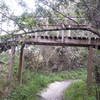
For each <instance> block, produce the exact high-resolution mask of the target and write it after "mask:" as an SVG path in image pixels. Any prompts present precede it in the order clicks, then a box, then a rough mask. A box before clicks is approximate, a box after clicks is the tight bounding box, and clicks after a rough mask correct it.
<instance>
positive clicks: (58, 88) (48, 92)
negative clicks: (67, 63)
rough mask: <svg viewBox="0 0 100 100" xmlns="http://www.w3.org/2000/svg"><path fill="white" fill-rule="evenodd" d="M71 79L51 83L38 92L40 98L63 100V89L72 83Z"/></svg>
mask: <svg viewBox="0 0 100 100" xmlns="http://www.w3.org/2000/svg"><path fill="white" fill-rule="evenodd" d="M72 83H73V81H72V80H68V81H62V82H54V83H51V84H50V85H49V86H48V88H47V89H45V90H43V91H42V92H41V94H40V97H41V98H40V100H63V94H64V91H65V90H66V89H67V88H68V87H69V85H70V84H72Z"/></svg>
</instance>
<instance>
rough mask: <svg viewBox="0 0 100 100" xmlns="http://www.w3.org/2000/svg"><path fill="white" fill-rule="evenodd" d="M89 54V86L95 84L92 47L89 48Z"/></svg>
mask: <svg viewBox="0 0 100 100" xmlns="http://www.w3.org/2000/svg"><path fill="white" fill-rule="evenodd" d="M88 49H89V52H88V69H87V82H88V84H91V83H93V69H94V68H93V67H94V50H93V47H92V46H89V48H88Z"/></svg>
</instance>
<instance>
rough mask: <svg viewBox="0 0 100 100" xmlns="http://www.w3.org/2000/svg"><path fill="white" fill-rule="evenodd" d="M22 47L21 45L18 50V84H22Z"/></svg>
mask: <svg viewBox="0 0 100 100" xmlns="http://www.w3.org/2000/svg"><path fill="white" fill-rule="evenodd" d="M24 47H25V44H23V45H22V47H21V49H20V58H19V70H18V81H19V84H20V85H21V84H22V72H23V60H24Z"/></svg>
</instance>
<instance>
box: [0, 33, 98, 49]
mask: <svg viewBox="0 0 100 100" xmlns="http://www.w3.org/2000/svg"><path fill="white" fill-rule="evenodd" d="M21 44H28V45H48V46H79V47H89V46H93V47H95V46H97V47H98V49H100V38H94V37H92V38H86V37H60V36H59V37H57V36H34V35H33V36H27V37H17V38H13V39H7V40H5V41H1V42H0V51H6V50H8V49H11V46H17V45H21Z"/></svg>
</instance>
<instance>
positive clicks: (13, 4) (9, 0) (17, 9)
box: [4, 0, 35, 16]
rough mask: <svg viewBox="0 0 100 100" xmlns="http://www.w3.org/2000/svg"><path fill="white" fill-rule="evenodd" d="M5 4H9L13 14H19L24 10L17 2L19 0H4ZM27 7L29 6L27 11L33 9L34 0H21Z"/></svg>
mask: <svg viewBox="0 0 100 100" xmlns="http://www.w3.org/2000/svg"><path fill="white" fill-rule="evenodd" d="M4 1H5V2H6V4H7V5H8V6H9V8H10V9H11V11H12V12H14V15H18V16H19V15H21V14H22V13H23V11H24V9H23V7H21V6H20V5H19V4H18V1H19V0H4ZM23 1H24V2H25V3H26V5H27V7H28V8H29V11H35V0H23Z"/></svg>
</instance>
